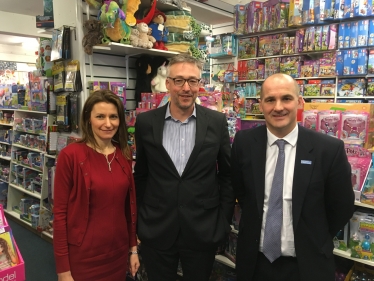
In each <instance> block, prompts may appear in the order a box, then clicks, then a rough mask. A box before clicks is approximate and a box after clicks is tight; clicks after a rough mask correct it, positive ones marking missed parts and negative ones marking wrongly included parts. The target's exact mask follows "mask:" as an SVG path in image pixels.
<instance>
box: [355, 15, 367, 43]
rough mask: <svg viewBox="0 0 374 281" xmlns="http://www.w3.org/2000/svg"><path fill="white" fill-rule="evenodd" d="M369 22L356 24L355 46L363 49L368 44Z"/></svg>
mask: <svg viewBox="0 0 374 281" xmlns="http://www.w3.org/2000/svg"><path fill="white" fill-rule="evenodd" d="M368 34H369V20H360V21H359V22H358V35H357V46H358V47H365V46H367V44H368Z"/></svg>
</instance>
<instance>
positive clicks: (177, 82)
mask: <svg viewBox="0 0 374 281" xmlns="http://www.w3.org/2000/svg"><path fill="white" fill-rule="evenodd" d="M168 79H171V80H173V82H174V85H175V86H177V87H183V85H184V84H185V83H186V82H187V83H188V85H189V86H190V88H196V87H198V86H199V84H200V81H201V79H195V78H192V79H183V78H171V77H168Z"/></svg>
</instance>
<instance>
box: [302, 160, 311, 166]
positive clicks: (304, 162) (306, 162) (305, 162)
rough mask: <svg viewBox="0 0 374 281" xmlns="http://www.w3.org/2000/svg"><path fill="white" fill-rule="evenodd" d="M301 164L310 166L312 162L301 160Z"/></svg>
mask: <svg viewBox="0 0 374 281" xmlns="http://www.w3.org/2000/svg"><path fill="white" fill-rule="evenodd" d="M301 164H305V165H312V161H309V160H301Z"/></svg>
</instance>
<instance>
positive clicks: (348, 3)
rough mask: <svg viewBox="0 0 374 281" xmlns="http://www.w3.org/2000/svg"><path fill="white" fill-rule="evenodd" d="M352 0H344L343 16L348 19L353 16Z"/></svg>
mask: <svg viewBox="0 0 374 281" xmlns="http://www.w3.org/2000/svg"><path fill="white" fill-rule="evenodd" d="M353 1H354V0H353ZM353 1H352V0H344V12H343V18H344V19H348V18H352V17H353V3H352V2H353ZM340 3H342V0H340Z"/></svg>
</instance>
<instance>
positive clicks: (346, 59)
mask: <svg viewBox="0 0 374 281" xmlns="http://www.w3.org/2000/svg"><path fill="white" fill-rule="evenodd" d="M350 71H351V51H350V50H348V51H347V50H345V51H343V75H349V74H350Z"/></svg>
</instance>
